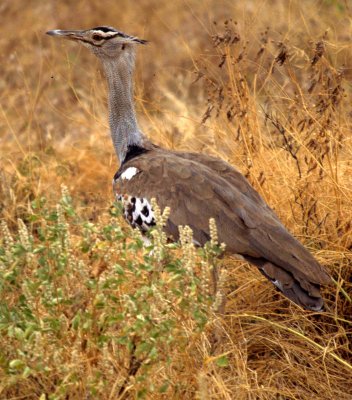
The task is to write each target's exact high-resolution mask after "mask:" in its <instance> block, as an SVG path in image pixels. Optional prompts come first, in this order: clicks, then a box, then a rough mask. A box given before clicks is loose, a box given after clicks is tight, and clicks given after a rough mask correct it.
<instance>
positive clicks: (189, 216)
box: [114, 145, 330, 310]
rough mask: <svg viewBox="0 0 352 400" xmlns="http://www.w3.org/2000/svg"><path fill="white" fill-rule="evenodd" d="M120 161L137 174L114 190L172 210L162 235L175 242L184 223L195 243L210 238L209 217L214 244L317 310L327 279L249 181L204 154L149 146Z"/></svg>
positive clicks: (289, 296) (202, 242) (299, 300)
mask: <svg viewBox="0 0 352 400" xmlns="http://www.w3.org/2000/svg"><path fill="white" fill-rule="evenodd" d="M148 147H149V148H150V149H149V150H148V151H147V152H144V153H143V154H140V155H137V156H136V157H134V158H132V159H130V160H129V161H127V162H125V163H124V164H123V165H122V167H121V169H120V173H123V171H125V170H127V169H128V168H130V167H134V168H136V169H137V170H138V173H137V174H136V175H135V176H134V177H133V179H130V180H122V179H117V180H116V181H115V187H114V189H115V191H116V193H120V194H128V195H130V196H135V197H139V198H146V199H149V200H150V199H151V198H153V197H154V198H156V200H157V202H158V204H159V205H160V206H161V207H162V208H163V207H166V206H169V207H171V215H170V218H169V222H168V224H167V227H166V230H167V233H168V234H169V235H170V236H172V237H173V238H174V239H175V240H177V239H178V230H177V227H178V226H179V225H189V226H190V227H191V228H192V229H193V232H194V238H195V240H196V241H197V242H199V244H200V245H204V243H206V241H208V240H209V219H210V218H215V220H216V224H217V227H218V234H219V240H220V241H221V242H224V243H226V247H227V252H229V253H233V254H240V255H242V256H243V257H244V258H245V259H246V260H247V261H249V262H250V263H252V264H254V265H256V266H258V268H259V270H260V271H261V272H262V273H263V274H264V275H265V276H266V277H267V278H269V279H270V280H271V281H272V282H275V284H276V286H277V287H279V289H280V290H281V291H282V292H283V293H284V294H285V295H286V296H287V297H288V298H290V299H291V300H293V301H294V302H296V303H297V304H299V305H301V306H303V307H305V308H308V309H313V310H319V309H321V307H322V305H323V300H322V298H321V296H320V293H319V285H321V284H328V283H330V278H329V275H328V274H327V273H326V272H325V271H324V269H323V268H322V267H321V266H320V265H319V263H318V262H317V261H316V260H315V259H314V258H313V256H312V255H311V254H310V253H309V252H308V251H307V250H306V249H305V248H304V246H302V244H301V243H300V242H298V241H297V240H296V239H295V238H294V237H293V236H292V235H291V234H290V233H289V232H288V231H287V230H286V228H285V227H284V226H283V225H282V223H281V222H280V221H279V219H278V217H277V216H276V215H275V213H274V212H273V211H272V210H271V208H269V207H268V206H267V204H266V203H265V202H264V200H263V199H262V198H261V197H260V195H259V194H258V193H257V192H256V191H255V190H254V189H253V187H252V186H251V185H250V184H249V182H248V181H247V180H246V179H245V178H244V176H243V175H241V173H240V172H238V171H237V170H235V169H234V168H233V167H231V165H229V164H228V163H226V162H224V161H222V160H219V159H216V158H214V157H209V156H206V155H204V154H195V153H182V152H174V151H168V150H165V149H160V148H157V147H154V146H152V145H149V146H148Z"/></svg>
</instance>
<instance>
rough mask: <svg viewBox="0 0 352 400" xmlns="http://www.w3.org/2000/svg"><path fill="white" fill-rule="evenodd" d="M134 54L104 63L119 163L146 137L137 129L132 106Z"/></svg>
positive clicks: (130, 53) (112, 135) (111, 124)
mask: <svg viewBox="0 0 352 400" xmlns="http://www.w3.org/2000/svg"><path fill="white" fill-rule="evenodd" d="M132 51H133V50H131V51H130V52H129V53H127V52H126V55H121V57H119V58H116V59H109V60H106V61H105V60H104V62H103V66H104V69H105V74H106V78H107V81H108V87H109V123H110V131H111V138H112V141H113V144H114V148H115V151H116V154H117V156H118V157H119V160H120V162H123V160H124V159H125V156H126V153H127V150H128V147H129V146H133V145H135V146H141V147H142V144H143V135H142V133H141V132H140V130H139V128H138V123H137V119H136V113H135V110H134V104H133V70H134V54H133V53H132Z"/></svg>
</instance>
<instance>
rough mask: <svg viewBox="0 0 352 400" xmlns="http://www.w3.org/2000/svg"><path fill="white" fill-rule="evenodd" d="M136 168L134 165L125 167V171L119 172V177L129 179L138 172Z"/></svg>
mask: <svg viewBox="0 0 352 400" xmlns="http://www.w3.org/2000/svg"><path fill="white" fill-rule="evenodd" d="M138 172H139V171H138V169H137V168H136V167H129V168H127V169H126V170H125V171H123V173H122V174H121V176H120V178H121V179H122V180H124V179H126V180H128V181H129V180H130V179H132V178H133V177H134V176H135V175H136V174H138Z"/></svg>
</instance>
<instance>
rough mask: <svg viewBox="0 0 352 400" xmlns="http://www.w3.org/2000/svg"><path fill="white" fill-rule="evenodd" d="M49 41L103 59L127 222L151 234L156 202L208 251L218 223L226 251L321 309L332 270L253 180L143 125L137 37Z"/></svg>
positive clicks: (102, 32)
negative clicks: (137, 97)
mask: <svg viewBox="0 0 352 400" xmlns="http://www.w3.org/2000/svg"><path fill="white" fill-rule="evenodd" d="M47 34H48V35H50V36H55V37H59V38H64V39H68V40H71V41H75V42H78V43H81V44H82V45H83V46H85V47H87V48H88V49H89V50H90V51H91V52H92V53H93V54H94V55H95V56H96V57H98V59H99V60H100V62H101V64H102V67H103V69H104V72H105V76H106V79H107V85H108V109H109V125H110V132H111V138H112V142H113V145H114V149H115V152H116V155H117V157H118V159H119V162H120V166H119V169H118V171H117V172H116V174H115V176H114V178H113V190H114V193H115V196H116V198H117V200H118V201H120V202H122V204H123V214H124V217H125V218H126V220H127V221H128V222H129V224H130V225H131V226H132V227H134V228H138V229H140V230H141V231H142V233H146V232H147V231H148V230H149V229H150V228H152V227H153V225H155V218H154V211H153V207H152V205H151V203H152V201H151V200H152V199H155V200H156V202H157V204H158V205H159V207H160V208H162V209H163V208H165V207H170V209H171V211H170V215H169V217H168V220H167V222H166V225H165V227H164V229H165V232H166V234H167V236H168V237H169V238H172V240H174V241H177V240H178V239H179V231H178V227H179V226H181V225H182V226H185V225H188V226H189V227H190V228H191V229H192V230H193V235H194V241H195V243H196V244H197V245H198V246H203V245H204V244H205V243H206V242H208V241H209V239H210V232H209V220H210V218H214V220H215V222H216V226H217V230H218V237H219V242H223V243H225V245H226V252H227V253H228V254H232V255H236V256H239V257H241V258H242V259H244V260H246V261H247V262H249V263H250V264H252V265H254V266H256V267H257V268H258V269H259V271H260V272H261V273H262V274H263V275H264V276H265V277H266V278H267V279H268V280H269V281H271V282H272V283H273V284H274V286H275V287H276V288H277V289H278V290H279V291H280V292H282V293H283V295H284V296H286V297H287V298H288V299H290V300H291V301H293V302H294V303H296V304H297V305H299V306H301V307H302V308H304V309H307V310H310V311H322V310H323V309H324V300H323V298H322V296H321V293H320V287H321V285H328V284H330V283H331V278H330V276H329V274H328V273H327V272H326V270H325V269H324V268H323V267H322V266H321V265H320V264H319V262H318V261H317V260H316V259H315V258H314V257H313V256H312V254H311V253H310V252H309V251H308V250H307V249H306V248H305V247H304V246H303V245H302V244H301V243H300V242H299V241H298V240H297V239H296V238H294V237H293V235H292V234H291V233H290V232H289V231H288V230H287V229H286V227H285V226H284V225H283V224H282V222H281V221H280V220H279V218H278V217H277V215H276V214H275V212H274V211H273V210H272V209H271V208H270V207H269V206H268V205H267V204H266V202H265V201H264V200H263V198H262V197H261V196H260V195H259V193H258V192H257V191H256V190H255V189H254V188H253V187H252V186H251V184H250V183H249V182H248V181H247V179H246V178H245V177H244V176H243V175H242V174H241V173H240V172H239V171H238V170H237V169H236V168H234V167H233V166H232V165H230V164H229V163H227V162H226V161H224V160H222V159H220V158H216V157H213V156H209V155H206V154H202V153H192V152H182V151H176V150H171V149H166V148H163V147H160V146H157V145H156V144H154V143H153V142H152V141H151V140H150V139H148V138H147V137H146V136H145V135H144V134H143V132H142V131H141V129H140V128H139V125H138V122H137V117H136V112H135V107H134V99H133V84H134V82H133V72H134V67H135V54H136V49H137V47H138V46H140V45H145V44H146V43H147V41H146V40H143V39H139V38H138V37H136V36H131V35H128V34H126V33H123V32H121V31H119V30H118V29H115V28H113V27H110V26H98V27H95V28H91V29H86V30H58V29H57V30H51V31H48V32H47Z"/></svg>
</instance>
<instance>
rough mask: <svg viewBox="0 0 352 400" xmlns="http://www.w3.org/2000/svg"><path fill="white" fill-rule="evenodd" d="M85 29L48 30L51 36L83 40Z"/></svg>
mask: <svg viewBox="0 0 352 400" xmlns="http://www.w3.org/2000/svg"><path fill="white" fill-rule="evenodd" d="M83 33H84V31H62V30H60V29H55V30H53V31H48V32H46V34H47V35H50V36H59V37H62V38H64V39H69V40H82V39H83Z"/></svg>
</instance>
